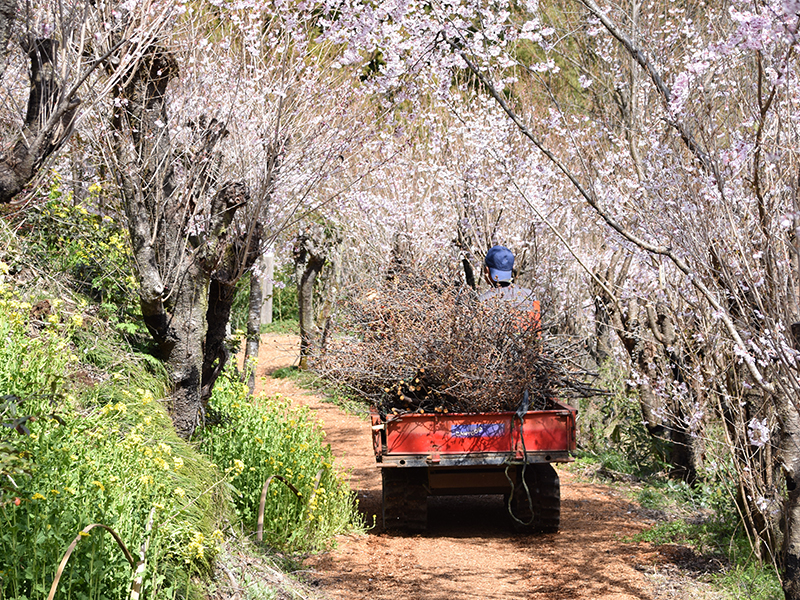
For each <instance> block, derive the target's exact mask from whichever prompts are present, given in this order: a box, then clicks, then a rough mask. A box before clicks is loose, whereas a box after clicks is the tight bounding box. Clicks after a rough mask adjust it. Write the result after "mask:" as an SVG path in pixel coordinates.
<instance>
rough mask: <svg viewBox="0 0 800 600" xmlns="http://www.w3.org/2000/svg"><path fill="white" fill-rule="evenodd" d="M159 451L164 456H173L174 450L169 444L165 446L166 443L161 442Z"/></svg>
mask: <svg viewBox="0 0 800 600" xmlns="http://www.w3.org/2000/svg"><path fill="white" fill-rule="evenodd" d="M158 451H159V452H161V453H162V454H166V455H167V456H169V455H170V454H172V448H171V447H170V446H169V445H168V444H165V443H164V442H161V443H160V444H159V445H158Z"/></svg>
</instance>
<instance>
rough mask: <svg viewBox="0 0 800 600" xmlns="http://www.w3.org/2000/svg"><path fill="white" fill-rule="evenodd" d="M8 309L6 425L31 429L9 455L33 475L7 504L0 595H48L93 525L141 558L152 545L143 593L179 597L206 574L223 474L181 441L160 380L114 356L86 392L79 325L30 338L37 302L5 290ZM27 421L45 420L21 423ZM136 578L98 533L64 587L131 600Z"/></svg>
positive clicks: (2, 370) (3, 385)
mask: <svg viewBox="0 0 800 600" xmlns="http://www.w3.org/2000/svg"><path fill="white" fill-rule="evenodd" d="M0 303H2V308H3V310H0V335H2V336H3V339H4V344H3V345H2V347H0V390H2V391H4V392H7V395H6V403H5V404H3V405H2V406H3V409H2V410H3V411H4V412H3V418H2V422H3V423H10V424H12V425H13V424H14V422H15V421H16V422H17V425H20V426H24V427H27V428H28V429H29V432H30V434H29V435H24V436H16V437H14V438H12V440H13V443H11V444H9V447H8V448H6V450H7V451H6V452H4V453H2V454H0V456H2V457H4V458H5V459H7V460H5V462H4V465H5V464H10V465H11V467H10V468H19V469H24V471H25V472H26V473H29V476H24V477H17V478H15V481H14V491H13V500H9V499H6V500H5V501H3V502H0V597H9V598H26V597H44V596H46V595H47V593H48V592H49V589H50V586H51V584H52V581H53V577H54V574H55V570H56V567H57V566H58V564H59V561H60V560H61V557H62V556H63V554H64V552H65V550H66V548H67V546H68V545H69V544H70V542H71V541H72V540H73V539H74V538H75V536H76V535H78V532H80V531H81V530H82V529H84V528H85V527H86V526H87V525H90V524H92V523H101V524H103V525H107V526H109V527H112V528H113V529H114V530H115V531H116V532H117V533H118V534H119V535H120V537H121V539H122V540H123V541H124V542H125V544H126V545H127V546H128V548H130V549H132V551H134V553H138V550H139V549H140V548H141V547H143V546H146V547H147V553H146V558H147V568H146V571H145V573H144V588H143V592H144V593H145V594H146V595H148V596H150V597H152V596H154V595H158V596H159V597H165V598H170V597H174V596H175V595H176V594H177V593H178V589H179V588H180V589H184V588H185V587H186V585H187V582H188V581H189V577H190V575H191V574H193V573H198V572H203V571H206V570H208V568H209V565H210V560H211V559H212V558H213V555H214V552H215V548H216V544H217V541H218V540H219V539H220V538H221V533H220V532H219V531H217V532H216V533H215V523H216V522H218V521H219V513H220V512H221V511H222V510H224V509H223V508H221V507H224V506H226V503H225V501H224V486H222V485H221V484H222V483H223V479H224V478H223V476H222V475H220V474H219V473H217V472H216V471H215V469H214V468H213V467H212V466H211V465H210V463H209V462H208V461H207V460H206V459H204V458H203V457H202V456H200V455H198V454H197V453H196V452H194V451H193V450H192V449H191V448H190V447H189V446H187V445H186V444H185V443H184V442H182V441H181V440H179V439H178V438H177V436H176V435H175V433H174V430H173V428H172V424H171V421H170V419H169V417H168V416H167V414H166V412H165V410H164V408H163V407H162V406H161V404H160V403H159V402H158V401H157V398H160V397H163V395H164V379H163V377H162V378H158V377H155V376H153V375H152V374H150V373H148V367H146V366H145V365H144V364H143V363H141V362H137V361H135V360H131V359H130V358H127V357H126V355H125V353H124V352H123V353H120V352H119V349H117V354H116V357H115V360H114V366H113V367H111V368H109V370H108V371H106V377H105V378H104V381H102V382H100V383H95V385H93V386H90V387H86V386H80V385H77V384H76V383H75V382H74V381H72V379H71V378H70V374H71V373H73V372H75V371H77V370H78V369H79V368H81V367H82V365H81V364H80V363H79V361H78V357H77V355H76V354H75V353H74V352H73V350H74V348H73V347H71V346H70V345H69V343H68V342H67V340H68V339H69V337H70V329H71V328H72V327H75V324H74V323H73V320H72V319H68V318H66V316H62V315H58V314H51V315H49V316H48V317H47V318H46V319H45V320H44V323H38V324H37V325H36V327H37V329H33V331H35V335H31V334H30V331H31V330H32V324H31V322H30V321H29V320H28V313H29V311H30V304H29V303H27V302H24V301H21V300H19V299H18V298H17V297H16V296H15V295H14V294H13V293H11V292H9V291H8V290H5V291H3V293H2V300H1V301H0ZM51 304H52V303H51ZM99 332H102V329H101V328H100V327H98V328H97V329H95V336H97V334H98V333H99ZM130 384H133V385H135V386H137V387H132V388H131V389H128V386H129V385H130ZM139 386H140V387H139ZM9 398H12V399H13V400H11V401H10V403H9ZM25 415H38V418H36V419H35V420H34V419H28V420H26V421H24V423H22V422H20V420H21V419H24V418H25ZM3 469H4V470H6V469H7V467H6V466H4V467H3ZM5 481H6V480H5V479H4V482H5ZM131 572H132V569H131V566H130V565H129V564H128V562H127V560H126V559H125V558H124V556H123V555H122V554H121V553H120V552H119V550H118V549H117V547H116V544H115V543H114V542H113V540H112V539H111V538H110V537H109V535H108V534H107V533H104V532H102V531H101V530H99V529H95V530H92V531H91V532H90V533H89V534H88V535H86V536H81V538H80V542H79V543H78V545H77V547H76V548H75V552H74V553H73V555H72V556H71V557H70V560H69V563H68V565H67V568H66V570H65V571H64V573H63V576H62V579H61V582H60V585H59V589H60V590H66V591H67V593H68V594H69V595H71V596H72V597H75V598H95V597H102V598H122V597H127V594H128V588H129V585H130V577H131Z"/></svg>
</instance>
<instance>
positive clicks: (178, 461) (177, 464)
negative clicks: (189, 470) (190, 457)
mask: <svg viewBox="0 0 800 600" xmlns="http://www.w3.org/2000/svg"><path fill="white" fill-rule="evenodd" d="M172 460H173V462H174V463H175V470H176V471H177V470H178V469H182V468H183V459H182V458H181V457H180V456H176V457H175V458H173V459H172Z"/></svg>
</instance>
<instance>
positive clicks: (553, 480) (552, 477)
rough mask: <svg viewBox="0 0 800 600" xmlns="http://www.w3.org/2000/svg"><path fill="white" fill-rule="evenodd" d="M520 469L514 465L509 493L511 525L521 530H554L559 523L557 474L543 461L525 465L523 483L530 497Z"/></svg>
mask: <svg viewBox="0 0 800 600" xmlns="http://www.w3.org/2000/svg"><path fill="white" fill-rule="evenodd" d="M522 473H523V468H522V467H518V468H517V477H516V481H515V482H514V490H513V493H512V494H511V513H512V516H513V517H516V519H515V518H512V519H511V521H512V526H513V528H514V531H518V532H521V533H556V532H557V531H558V527H559V525H560V524H561V487H560V485H559V481H558V473H556V470H555V469H554V468H553V467H552V466H551V465H550V464H547V463H541V464H529V465H527V467H525V470H524V473H525V483H526V484H527V485H528V491H529V492H530V500H529V499H528V494H527V493H526V492H525V486H524V485H523V484H522Z"/></svg>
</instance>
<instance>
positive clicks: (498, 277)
mask: <svg viewBox="0 0 800 600" xmlns="http://www.w3.org/2000/svg"><path fill="white" fill-rule="evenodd" d="M483 264H485V265H486V266H487V267H489V277H491V279H492V281H511V277H512V274H513V269H514V254H513V253H512V252H511V250H509V249H508V248H506V247H505V246H492V247H491V248H489V251H488V252H487V253H486V258H485V259H484V261H483Z"/></svg>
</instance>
